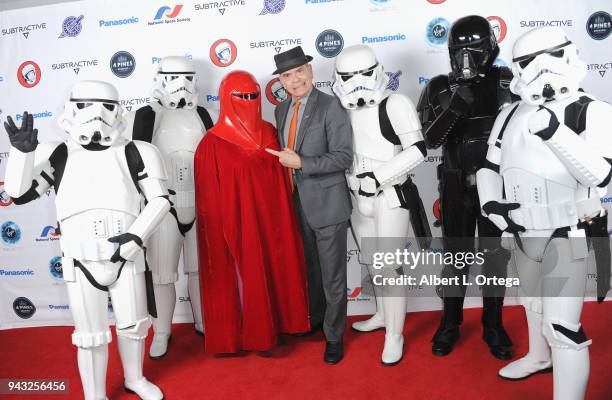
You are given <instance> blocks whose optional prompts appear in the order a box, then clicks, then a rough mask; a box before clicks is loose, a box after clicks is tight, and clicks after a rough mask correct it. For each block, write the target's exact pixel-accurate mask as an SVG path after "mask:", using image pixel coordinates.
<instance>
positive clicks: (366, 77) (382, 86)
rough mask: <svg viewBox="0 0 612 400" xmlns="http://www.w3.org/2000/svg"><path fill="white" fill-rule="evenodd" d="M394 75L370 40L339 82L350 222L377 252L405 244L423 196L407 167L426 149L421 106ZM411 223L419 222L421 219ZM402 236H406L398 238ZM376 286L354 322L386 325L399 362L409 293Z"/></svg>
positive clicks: (388, 350) (391, 361) (392, 355)
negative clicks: (362, 317)
mask: <svg viewBox="0 0 612 400" xmlns="http://www.w3.org/2000/svg"><path fill="white" fill-rule="evenodd" d="M387 82H388V77H387V75H386V74H385V73H384V71H383V67H382V65H381V64H380V63H379V62H378V60H377V59H376V55H375V54H374V52H373V51H372V49H370V48H369V47H368V46H364V45H356V46H351V47H348V48H346V49H344V50H343V51H342V52H341V53H340V55H338V57H337V58H336V72H335V82H334V84H333V87H332V89H333V91H334V93H335V94H336V96H338V98H339V99H340V101H341V103H342V105H343V107H344V108H346V109H347V110H348V111H349V115H350V119H351V125H352V127H353V132H354V137H353V143H354V144H353V148H354V161H353V166H352V168H351V169H350V171H349V172H348V173H347V180H348V183H349V186H350V189H351V192H352V196H351V201H352V203H353V213H352V215H351V226H352V230H353V233H354V235H355V238H356V242H357V245H358V246H361V247H363V245H364V243H363V242H362V238H375V239H374V240H375V241H376V243H375V244H374V246H375V247H376V251H381V250H382V251H384V250H387V251H389V250H390V251H393V250H394V249H391V248H389V246H390V245H391V247H394V246H395V247H397V248H400V249H403V248H404V247H405V246H406V243H407V237H408V225H409V222H410V219H411V218H410V217H411V210H414V208H415V207H414V205H415V203H418V201H416V202H415V197H414V196H415V192H414V190H415V189H416V186H414V184H413V183H412V181H411V180H410V178H409V177H408V173H409V172H410V171H411V170H412V169H413V168H414V167H416V166H417V165H418V164H419V163H421V162H422V161H423V159H424V157H425V155H426V150H425V143H424V142H423V136H422V135H421V125H420V123H419V120H418V116H417V114H416V110H415V107H414V105H413V104H412V102H411V101H410V100H409V99H408V97H406V96H404V95H402V94H399V93H398V94H396V93H392V94H390V93H389V92H387V91H386V87H387ZM416 197H417V198H418V194H416ZM415 214H418V213H415ZM412 222H413V226H414V223H415V222H416V221H414V220H413V221H412ZM425 227H427V223H426V222H425ZM415 235H416V236H424V235H425V233H423V232H421V233H420V232H415ZM398 238H399V239H402V243H393V244H392V242H396V241H397V239H398ZM361 261H362V263H364V264H369V265H368V269H369V271H370V276H371V277H372V278H373V277H374V276H375V275H380V274H381V271H379V270H375V269H373V268H372V265H371V261H369V260H367V259H366V260H363V259H362V260H361ZM382 273H383V274H384V275H386V274H395V273H397V272H395V270H392V272H391V271H386V272H382ZM373 287H374V291H375V295H376V314H374V315H373V316H372V317H371V318H370V319H368V320H366V321H360V322H355V323H354V324H353V325H352V327H353V329H355V330H357V331H359V332H370V331H373V330H377V329H382V328H384V329H385V331H386V334H385V345H384V349H383V353H382V363H383V364H384V365H395V364H397V363H399V362H400V361H401V359H402V356H403V344H404V339H403V335H402V332H403V330H404V318H405V316H406V297H405V293H404V292H403V290H397V288H396V289H394V290H393V291H389V290H387V288H385V287H382V286H377V285H373Z"/></svg>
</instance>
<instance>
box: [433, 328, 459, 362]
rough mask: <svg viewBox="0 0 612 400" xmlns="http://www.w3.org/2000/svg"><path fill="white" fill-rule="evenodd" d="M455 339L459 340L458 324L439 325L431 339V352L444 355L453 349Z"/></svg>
mask: <svg viewBox="0 0 612 400" xmlns="http://www.w3.org/2000/svg"><path fill="white" fill-rule="evenodd" d="M457 340H459V326H457V325H452V326H448V327H446V328H442V327H440V328H438V330H437V331H436V334H435V335H434V337H433V339H432V345H431V352H432V353H433V355H435V356H439V357H443V356H446V355H448V354H450V353H451V352H452V351H453V347H454V346H455V343H457Z"/></svg>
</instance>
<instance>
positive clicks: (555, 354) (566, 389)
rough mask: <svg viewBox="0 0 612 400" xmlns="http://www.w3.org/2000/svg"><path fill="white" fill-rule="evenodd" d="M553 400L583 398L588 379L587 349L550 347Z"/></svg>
mask: <svg viewBox="0 0 612 400" xmlns="http://www.w3.org/2000/svg"><path fill="white" fill-rule="evenodd" d="M552 358H553V362H554V366H555V370H554V371H553V381H554V395H553V398H554V400H576V399H584V394H585V392H586V386H587V383H588V380H589V349H588V347H585V348H582V349H580V350H576V349H571V348H570V349H560V348H555V347H552Z"/></svg>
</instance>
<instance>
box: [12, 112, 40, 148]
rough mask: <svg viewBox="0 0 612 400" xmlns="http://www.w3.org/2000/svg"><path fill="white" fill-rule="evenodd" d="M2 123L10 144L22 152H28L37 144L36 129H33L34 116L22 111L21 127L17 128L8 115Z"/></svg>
mask: <svg viewBox="0 0 612 400" xmlns="http://www.w3.org/2000/svg"><path fill="white" fill-rule="evenodd" d="M6 120H7V122H5V123H4V129H6V133H8V137H9V140H10V142H11V146H13V147H14V148H16V149H17V150H19V151H21V152H23V153H30V152H32V151H34V150H36V146H38V129H34V117H33V116H32V114H28V112H27V111H24V112H23V119H22V122H21V128H17V126H16V125H15V122H13V119H12V118H11V117H10V116H9V117H8V118H7V119H6Z"/></svg>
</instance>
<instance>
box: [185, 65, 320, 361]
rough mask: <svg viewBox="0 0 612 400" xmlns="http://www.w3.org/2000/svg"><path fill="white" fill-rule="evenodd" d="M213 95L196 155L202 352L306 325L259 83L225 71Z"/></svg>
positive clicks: (299, 262) (299, 264) (282, 172)
mask: <svg viewBox="0 0 612 400" xmlns="http://www.w3.org/2000/svg"><path fill="white" fill-rule="evenodd" d="M219 100H220V103H221V115H220V116H219V121H218V122H217V124H216V125H215V126H214V127H213V128H212V129H210V130H209V131H208V132H207V134H206V136H205V137H204V139H202V141H201V142H200V144H199V146H198V148H197V150H196V154H195V185H196V187H195V191H196V210H197V211H196V212H197V234H198V251H199V263H200V283H201V288H202V306H203V307H202V310H203V314H204V322H205V326H206V336H205V344H206V352H207V353H211V354H216V353H234V352H237V351H239V350H241V349H243V350H256V351H265V350H269V349H271V348H272V347H273V346H274V345H275V344H276V342H277V336H278V334H279V333H280V332H284V333H297V332H305V331H307V330H309V328H310V327H309V322H308V301H307V290H306V276H305V262H304V252H303V248H302V239H301V237H300V233H299V229H298V223H297V219H296V215H295V212H294V209H293V202H292V195H291V190H290V189H289V184H288V174H287V170H286V169H285V168H283V167H282V166H281V165H280V163H279V162H278V159H277V158H276V157H275V156H273V155H271V154H268V153H267V152H266V151H265V150H264V149H265V148H272V149H275V150H278V149H279V145H278V141H277V138H276V130H275V129H274V127H273V126H272V125H271V124H269V123H268V122H266V121H263V120H262V118H261V90H260V87H259V85H258V84H257V81H256V80H255V78H254V77H253V76H252V75H251V74H249V73H248V72H244V71H234V72H231V73H229V74H228V75H227V76H226V77H225V78H224V80H223V81H222V82H221V86H220V88H219ZM194 300H195V299H194Z"/></svg>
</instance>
